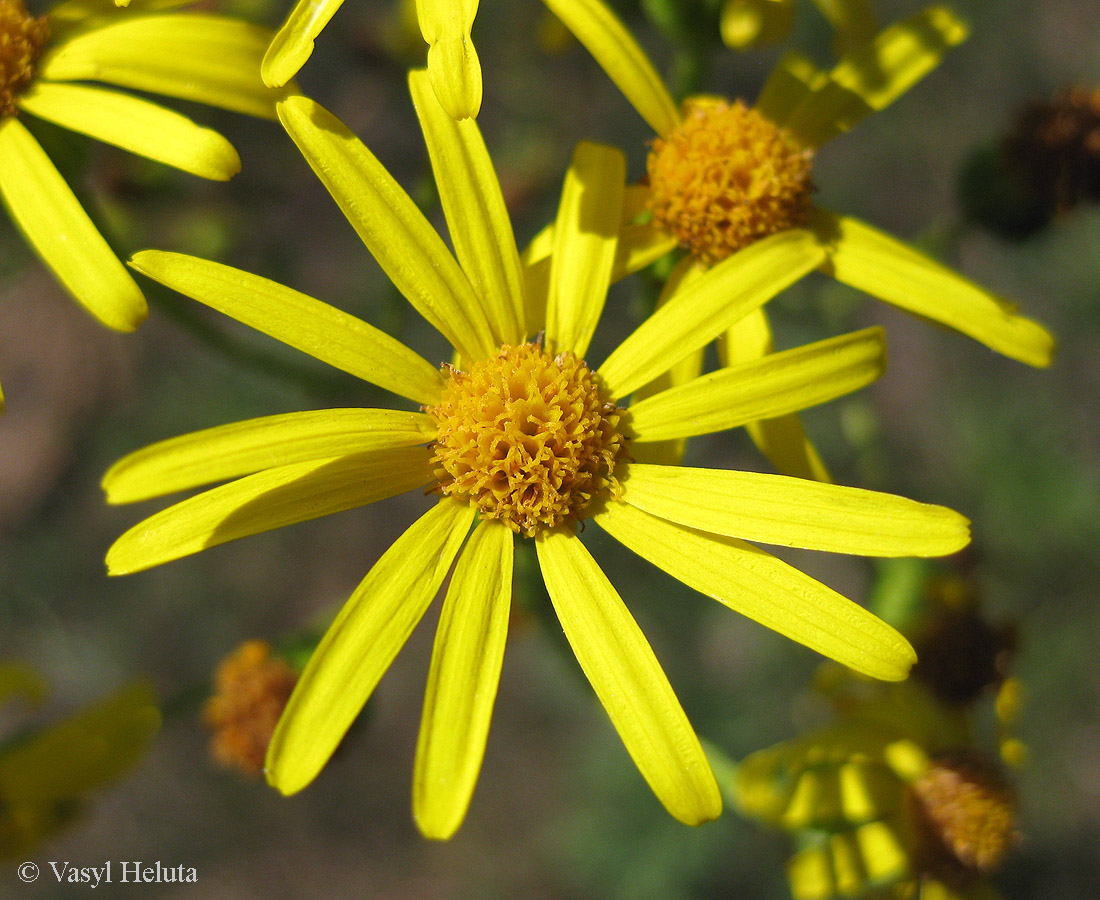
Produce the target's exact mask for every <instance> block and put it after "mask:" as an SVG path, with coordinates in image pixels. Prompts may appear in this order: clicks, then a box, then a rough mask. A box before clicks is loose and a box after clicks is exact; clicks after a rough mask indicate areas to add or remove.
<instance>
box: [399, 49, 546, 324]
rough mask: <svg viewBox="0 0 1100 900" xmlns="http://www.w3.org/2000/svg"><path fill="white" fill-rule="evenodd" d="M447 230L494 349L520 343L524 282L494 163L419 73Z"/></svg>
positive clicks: (470, 123) (423, 122)
mask: <svg viewBox="0 0 1100 900" xmlns="http://www.w3.org/2000/svg"><path fill="white" fill-rule="evenodd" d="M409 89H410V91H411V92H412V97H413V104H414V105H415V106H416V114H417V116H419V118H420V127H421V129H423V131H424V140H425V142H426V143H427V145H428V154H429V156H430V157H431V160H432V173H433V174H434V175H435V183H436V185H437V187H438V188H439V199H440V201H441V202H442V204H443V214H444V215H445V216H446V218H447V229H448V231H450V234H451V243H452V244H453V245H454V248H455V255H456V256H457V257H458V261H459V263H460V264H461V265H462V270H463V271H464V272H465V273H466V276H467V277H468V278H469V279H470V284H471V285H472V286H473V289H474V295H475V296H476V297H477V298H478V299H479V300H481V301H482V303H483V304H484V305H485V312H486V316H487V318H488V319H489V322H490V323H491V325H492V327H493V338H494V340H495V341H496V343H497V344H518V343H519V342H520V341H522V340H523V338H524V337H525V336H526V335H525V328H524V324H523V276H522V274H521V271H520V264H519V252H518V251H517V250H516V237H515V234H514V233H513V231H512V220H511V219H510V218H509V216H508V208H507V207H506V206H505V205H504V194H503V192H502V191H501V189H500V181H499V180H497V175H496V171H495V170H494V169H493V161H492V160H491V159H490V158H489V151H488V150H487V149H486V147H485V141H484V139H483V138H482V136H481V129H479V128H478V127H477V122H476V121H475V120H474V119H464V120H462V121H461V122H459V121H455V119H453V118H451V116H450V115H448V114H447V113H446V112H445V111H444V109H443V107H441V106H440V105H439V101H438V100H436V96H435V94H434V93H433V91H432V88H431V85H430V84H428V76H427V74H426V73H425V72H424V71H423V70H417V71H412V72H410V73H409Z"/></svg>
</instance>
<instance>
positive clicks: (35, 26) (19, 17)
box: [0, 0, 50, 118]
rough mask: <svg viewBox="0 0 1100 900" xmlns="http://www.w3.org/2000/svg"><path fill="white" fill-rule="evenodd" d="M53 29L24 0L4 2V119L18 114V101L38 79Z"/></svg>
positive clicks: (0, 35)
mask: <svg viewBox="0 0 1100 900" xmlns="http://www.w3.org/2000/svg"><path fill="white" fill-rule="evenodd" d="M49 35H50V26H49V22H48V21H47V18H46V16H42V17H40V18H37V19H36V18H35V17H34V16H32V15H31V14H30V13H28V12H27V7H26V6H24V5H23V0H0V118H3V117H5V116H13V115H15V112H16V106H15V98H16V97H17V96H18V95H19V93H20V92H21V91H22V90H23V89H24V88H26V86H27V85H28V84H30V82H31V79H32V78H34V64H35V62H36V61H37V60H38V57H39V56H40V55H41V54H42V49H43V47H45V45H46V39H47V38H48V37H49Z"/></svg>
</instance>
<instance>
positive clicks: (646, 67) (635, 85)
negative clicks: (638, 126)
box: [543, 0, 680, 136]
mask: <svg viewBox="0 0 1100 900" xmlns="http://www.w3.org/2000/svg"><path fill="white" fill-rule="evenodd" d="M543 2H544V3H545V4H546V5H547V6H548V7H550V11H551V12H553V13H554V15H556V16H557V17H558V18H559V19H561V20H562V22H564V23H565V26H566V27H567V28H568V29H569V30H570V31H572V32H573V34H574V35H576V37H577V40H578V41H580V42H581V43H582V44H584V46H585V47H587V48H588V52H589V53H591V54H592V55H593V56H594V57H595V58H596V62H598V63H599V64H600V66H601V67H602V68H603V70H604V71H605V72H606V73H607V75H608V77H609V78H610V79H611V80H612V81H613V82H615V84H616V86H617V87H618V88H619V90H620V91H622V92H623V95H624V96H625V97H626V99H627V100H629V101H630V103H631V104H632V105H633V107H634V108H635V109H636V110H637V111H638V115H640V116H641V117H642V118H643V119H645V120H646V122H648V123H649V127H650V128H652V129H653V130H654V131H656V132H657V134H659V135H662V136H664V135H666V134H668V133H669V132H671V131H673V130H674V129H675V128H676V126H677V125H679V124H680V113H679V111H678V110H677V109H676V102H675V101H674V100H673V99H672V96H671V95H670V94H669V92H668V89H667V88H666V87H665V84H664V82H663V81H662V80H661V76H660V75H658V74H657V70H656V69H654V68H653V63H651V62H650V61H649V58H648V57H647V56H646V55H645V51H644V50H642V48H641V47H639V46H638V43H637V41H635V40H634V38H633V37H631V35H630V32H628V31H627V30H626V28H625V27H624V26H623V23H622V22H620V21H619V19H618V18H617V17H616V16H615V14H614V13H613V12H612V11H611V10H610V9H608V8H607V6H605V5H604V4H603V3H602V2H601V0H543Z"/></svg>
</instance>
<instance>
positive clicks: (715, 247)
mask: <svg viewBox="0 0 1100 900" xmlns="http://www.w3.org/2000/svg"><path fill="white" fill-rule="evenodd" d="M812 157H813V151H811V150H809V149H806V148H804V147H802V146H800V145H799V144H798V143H797V142H796V141H795V140H794V138H792V137H791V135H790V134H789V133H788V132H787V131H786V130H785V129H783V128H780V127H779V126H778V125H773V124H772V123H771V122H769V121H768V120H767V119H765V118H764V117H763V116H762V115H760V113H758V112H757V111H756V110H755V109H751V108H749V107H747V106H745V104H744V103H742V102H741V101H740V100H736V101H734V102H733V103H727V102H726V101H724V100H715V99H710V98H695V99H693V100H688V101H687V102H685V104H684V120H683V122H682V124H681V125H680V127H679V128H677V129H676V130H675V131H673V132H672V133H671V134H668V135H666V136H665V137H663V138H657V139H656V140H654V142H653V148H652V150H651V151H650V153H649V159H648V162H647V169H648V171H649V187H650V201H649V208H650V210H651V211H652V212H653V219H654V221H655V222H656V223H657V224H658V225H659V226H661V227H662V228H664V229H665V230H667V231H669V232H671V233H672V234H674V235H676V236H677V237H678V238H679V239H680V243H681V244H682V245H684V246H685V247H687V248H689V249H690V250H691V252H692V253H693V254H694V255H695V257H696V258H697V259H699V260H700V261H701V262H703V263H706V264H707V265H712V264H714V263H716V262H720V261H721V260H723V259H725V258H726V257H727V256H729V255H730V254H732V253H735V252H736V251H738V250H740V249H741V248H742V247H745V246H748V245H749V244H751V243H753V242H754V241H758V240H760V239H761V238H766V237H768V236H769V235H772V234H776V233H777V232H780V231H786V230H787V229H789V228H797V227H799V226H800V225H803V224H804V223H805V221H806V218H807V216H808V215H809V212H810V192H811V190H812V187H813V186H812V184H811V181H810V168H811V165H810V164H811V160H812Z"/></svg>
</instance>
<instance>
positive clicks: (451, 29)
mask: <svg viewBox="0 0 1100 900" xmlns="http://www.w3.org/2000/svg"><path fill="white" fill-rule="evenodd" d="M343 2H344V0H298V5H297V6H295V7H294V9H293V10H291V13H290V15H289V16H288V17H287V20H286V22H284V23H283V26H282V27H281V28H280V29H279V31H278V32H277V33H276V35H275V38H274V40H273V41H272V42H271V46H270V47H269V48H268V51H267V54H266V55H265V56H264V60H263V68H262V74H263V79H264V81H265V82H266V83H267V84H270V85H273V86H280V85H284V84H286V83H287V82H288V81H290V79H292V78H293V77H294V76H295V75H296V74H297V73H298V70H299V69H301V68H302V66H303V65H305V63H306V60H308V59H309V57H310V55H311V54H312V53H313V42H314V41H315V40H316V38H317V36H318V35H319V34H320V33H321V32H322V31H323V30H324V27H325V26H326V25H327V24H328V21H329V19H331V18H332V17H333V15H335V13H336V10H338V9H339V8H340V6H341V5H342V4H343ZM477 6H478V0H416V15H417V18H418V20H419V22H420V32H421V34H422V35H423V37H424V40H425V41H426V42H427V44H428V76H429V78H430V79H431V83H432V88H433V89H434V91H435V95H436V98H437V99H438V100H439V103H440V105H442V107H443V108H444V109H445V110H446V111H447V113H448V114H449V115H450V116H452V117H453V118H455V119H465V118H468V117H470V116H477V114H478V111H479V110H480V109H481V93H482V83H481V63H480V61H479V60H478V58H477V51H476V50H475V49H474V42H473V40H472V39H471V37H470V31H471V30H472V29H473V27H474V19H475V18H476V17H477Z"/></svg>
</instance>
